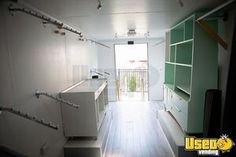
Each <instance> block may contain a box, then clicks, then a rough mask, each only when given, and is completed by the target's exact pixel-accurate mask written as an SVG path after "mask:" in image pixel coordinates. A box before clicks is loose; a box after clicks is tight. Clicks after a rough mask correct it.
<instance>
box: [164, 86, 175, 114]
mask: <svg viewBox="0 0 236 157" xmlns="http://www.w3.org/2000/svg"><path fill="white" fill-rule="evenodd" d="M173 103H174V100H173V91H172V90H170V89H169V88H167V105H166V108H167V111H170V109H171V107H172V104H173Z"/></svg>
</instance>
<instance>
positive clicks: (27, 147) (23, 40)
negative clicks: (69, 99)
mask: <svg viewBox="0 0 236 157" xmlns="http://www.w3.org/2000/svg"><path fill="white" fill-rule="evenodd" d="M0 19H1V25H0V87H1V88H0V105H4V106H14V107H15V108H17V109H20V110H21V111H23V112H26V113H28V114H30V115H34V116H37V117H40V118H43V119H44V120H46V121H51V122H53V123H54V124H58V125H59V130H52V129H50V128H47V127H45V126H42V125H40V124H37V123H34V122H32V121H29V120H26V119H23V118H21V117H18V116H16V115H13V114H11V113H6V112H3V113H2V114H1V115H0V145H2V146H6V147H8V148H10V149H13V150H14V151H17V152H19V153H21V154H25V155H27V156H30V157H38V156H41V155H40V148H41V147H42V146H43V145H45V146H46V151H45V154H44V156H45V157H62V156H63V149H62V147H63V145H64V143H65V138H64V135H63V130H62V117H61V111H60V104H59V103H56V102H55V101H54V100H51V99H48V98H46V97H43V96H42V97H40V99H37V98H36V97H35V96H34V92H35V90H36V89H40V90H45V91H47V92H49V93H52V94H57V93H58V92H60V91H62V90H63V89H65V88H67V87H69V86H71V85H72V84H74V83H76V82H78V81H80V80H82V79H84V78H87V76H88V75H89V69H90V68H96V67H97V48H96V46H95V45H94V44H91V43H88V42H87V43H86V42H79V41H78V40H77V37H76V36H75V35H73V34H71V33H68V32H66V36H61V35H59V34H55V33H54V32H53V31H54V30H55V26H52V25H45V26H43V25H42V23H41V22H42V21H41V20H39V19H36V18H35V17H32V16H29V15H26V14H23V13H20V12H18V13H16V14H15V16H11V15H10V14H9V12H8V10H7V6H5V5H3V4H0Z"/></svg>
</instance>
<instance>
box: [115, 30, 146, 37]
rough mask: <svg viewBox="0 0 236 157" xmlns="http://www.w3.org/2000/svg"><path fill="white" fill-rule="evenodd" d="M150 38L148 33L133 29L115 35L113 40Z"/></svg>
mask: <svg viewBox="0 0 236 157" xmlns="http://www.w3.org/2000/svg"><path fill="white" fill-rule="evenodd" d="M149 36H150V34H149V32H145V31H142V30H138V31H136V30H135V29H129V30H128V32H127V33H115V36H114V37H115V39H117V38H129V37H131V38H148V37H149Z"/></svg>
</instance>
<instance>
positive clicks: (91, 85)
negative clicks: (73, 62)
mask: <svg viewBox="0 0 236 157" xmlns="http://www.w3.org/2000/svg"><path fill="white" fill-rule="evenodd" d="M104 83H106V80H105V79H86V80H84V81H83V82H82V83H80V84H78V85H77V86H75V87H74V88H72V89H70V90H67V91H64V92H63V93H77V92H96V91H97V90H98V89H99V88H100V87H101V86H102V85H103V84H104Z"/></svg>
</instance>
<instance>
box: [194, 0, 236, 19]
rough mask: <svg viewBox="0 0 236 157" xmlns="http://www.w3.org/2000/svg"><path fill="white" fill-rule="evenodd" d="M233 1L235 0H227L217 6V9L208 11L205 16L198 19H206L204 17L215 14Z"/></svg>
mask: <svg viewBox="0 0 236 157" xmlns="http://www.w3.org/2000/svg"><path fill="white" fill-rule="evenodd" d="M233 2H235V0H229V1H227V2H225V3H223V4H222V5H220V6H218V7H216V8H215V9H213V10H211V11H209V12H207V13H206V14H204V15H203V16H201V17H199V18H198V19H197V20H196V21H200V20H202V19H204V18H206V17H208V16H210V15H211V14H213V13H215V12H217V11H219V10H220V9H222V8H224V7H226V6H228V5H230V4H231V3H233Z"/></svg>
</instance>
